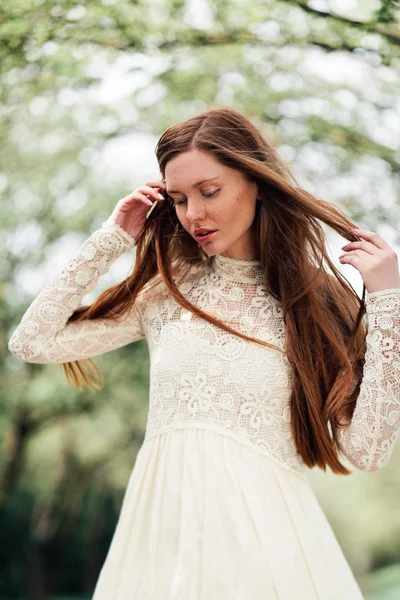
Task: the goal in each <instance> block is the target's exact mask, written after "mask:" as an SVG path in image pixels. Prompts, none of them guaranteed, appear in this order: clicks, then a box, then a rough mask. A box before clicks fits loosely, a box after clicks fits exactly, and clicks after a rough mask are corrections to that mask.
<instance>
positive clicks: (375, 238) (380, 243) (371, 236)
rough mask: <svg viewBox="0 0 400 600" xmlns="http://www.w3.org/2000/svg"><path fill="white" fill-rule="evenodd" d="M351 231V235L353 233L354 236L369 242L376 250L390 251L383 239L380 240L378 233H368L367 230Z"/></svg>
mask: <svg viewBox="0 0 400 600" xmlns="http://www.w3.org/2000/svg"><path fill="white" fill-rule="evenodd" d="M351 231H352V233H354V235H356V236H358V237H361V238H365V239H366V240H368V241H369V242H371V244H374V245H375V246H376V247H377V248H380V249H381V250H389V249H391V247H390V246H389V244H388V243H387V242H385V240H384V239H383V238H381V236H380V235H379V233H376V232H374V231H368V230H367V229H352V230H351Z"/></svg>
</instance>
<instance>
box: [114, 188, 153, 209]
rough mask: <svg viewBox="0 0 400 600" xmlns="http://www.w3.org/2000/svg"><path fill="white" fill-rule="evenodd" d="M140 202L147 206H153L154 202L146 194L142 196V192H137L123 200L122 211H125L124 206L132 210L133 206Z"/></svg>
mask: <svg viewBox="0 0 400 600" xmlns="http://www.w3.org/2000/svg"><path fill="white" fill-rule="evenodd" d="M138 200H140V201H142V202H143V203H144V204H146V205H147V206H153V202H152V201H151V200H150V198H148V197H147V196H146V195H145V194H141V193H140V192H137V191H136V192H133V193H132V194H130V195H129V196H126V198H123V199H122V206H121V209H123V207H124V206H126V207H127V208H129V209H130V208H131V205H132V204H133V203H135V202H137V201H138Z"/></svg>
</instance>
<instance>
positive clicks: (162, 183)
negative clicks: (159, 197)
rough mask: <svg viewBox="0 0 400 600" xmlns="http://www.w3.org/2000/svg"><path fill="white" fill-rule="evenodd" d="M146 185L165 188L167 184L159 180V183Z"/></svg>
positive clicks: (153, 182) (147, 182) (148, 182)
mask: <svg viewBox="0 0 400 600" xmlns="http://www.w3.org/2000/svg"><path fill="white" fill-rule="evenodd" d="M144 185H150V186H152V187H159V188H165V183H164V182H163V181H162V180H161V179H159V180H157V181H146V182H145V184H144Z"/></svg>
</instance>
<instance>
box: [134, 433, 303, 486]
mask: <svg viewBox="0 0 400 600" xmlns="http://www.w3.org/2000/svg"><path fill="white" fill-rule="evenodd" d="M185 429H186V430H189V429H200V430H203V431H210V432H212V433H216V434H218V435H220V436H223V437H228V438H229V439H231V440H233V441H234V442H237V443H238V444H242V445H243V446H246V447H247V448H250V449H251V450H254V451H255V452H258V453H259V454H261V455H262V456H267V457H268V458H269V459H271V460H272V461H273V462H274V463H276V464H277V465H278V466H279V467H282V468H283V469H286V470H287V471H290V473H294V474H295V475H298V476H299V477H300V478H301V479H302V480H304V481H307V477H306V475H305V473H302V472H301V471H298V470H296V469H294V468H293V467H290V466H289V465H287V464H286V463H284V462H283V461H280V460H279V459H278V458H276V457H275V456H274V455H273V454H272V453H270V452H267V451H265V450H261V449H260V448H257V447H256V446H254V444H252V443H251V442H248V441H247V440H239V439H238V438H236V437H235V436H234V435H233V434H232V433H231V432H229V431H226V430H220V429H216V428H213V427H210V426H209V425H203V424H201V423H185V424H183V425H172V426H171V425H168V426H167V427H165V428H163V429H159V430H158V431H156V432H155V433H152V434H150V435H149V436H145V438H144V440H143V443H142V446H144V445H145V444H146V443H147V442H149V441H150V440H152V439H154V438H157V437H161V436H163V435H165V434H167V433H169V432H171V431H181V430H185Z"/></svg>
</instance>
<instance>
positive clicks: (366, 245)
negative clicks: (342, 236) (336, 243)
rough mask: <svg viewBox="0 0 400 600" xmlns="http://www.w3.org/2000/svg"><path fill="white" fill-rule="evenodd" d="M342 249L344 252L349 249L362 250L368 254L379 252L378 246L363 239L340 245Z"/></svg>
mask: <svg viewBox="0 0 400 600" xmlns="http://www.w3.org/2000/svg"><path fill="white" fill-rule="evenodd" d="M342 250H346V252H350V250H363V251H364V252H367V253H368V254H377V253H378V252H379V248H377V247H376V246H374V245H373V244H371V242H367V241H365V240H361V241H360V242H350V243H348V244H346V245H345V246H342Z"/></svg>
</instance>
